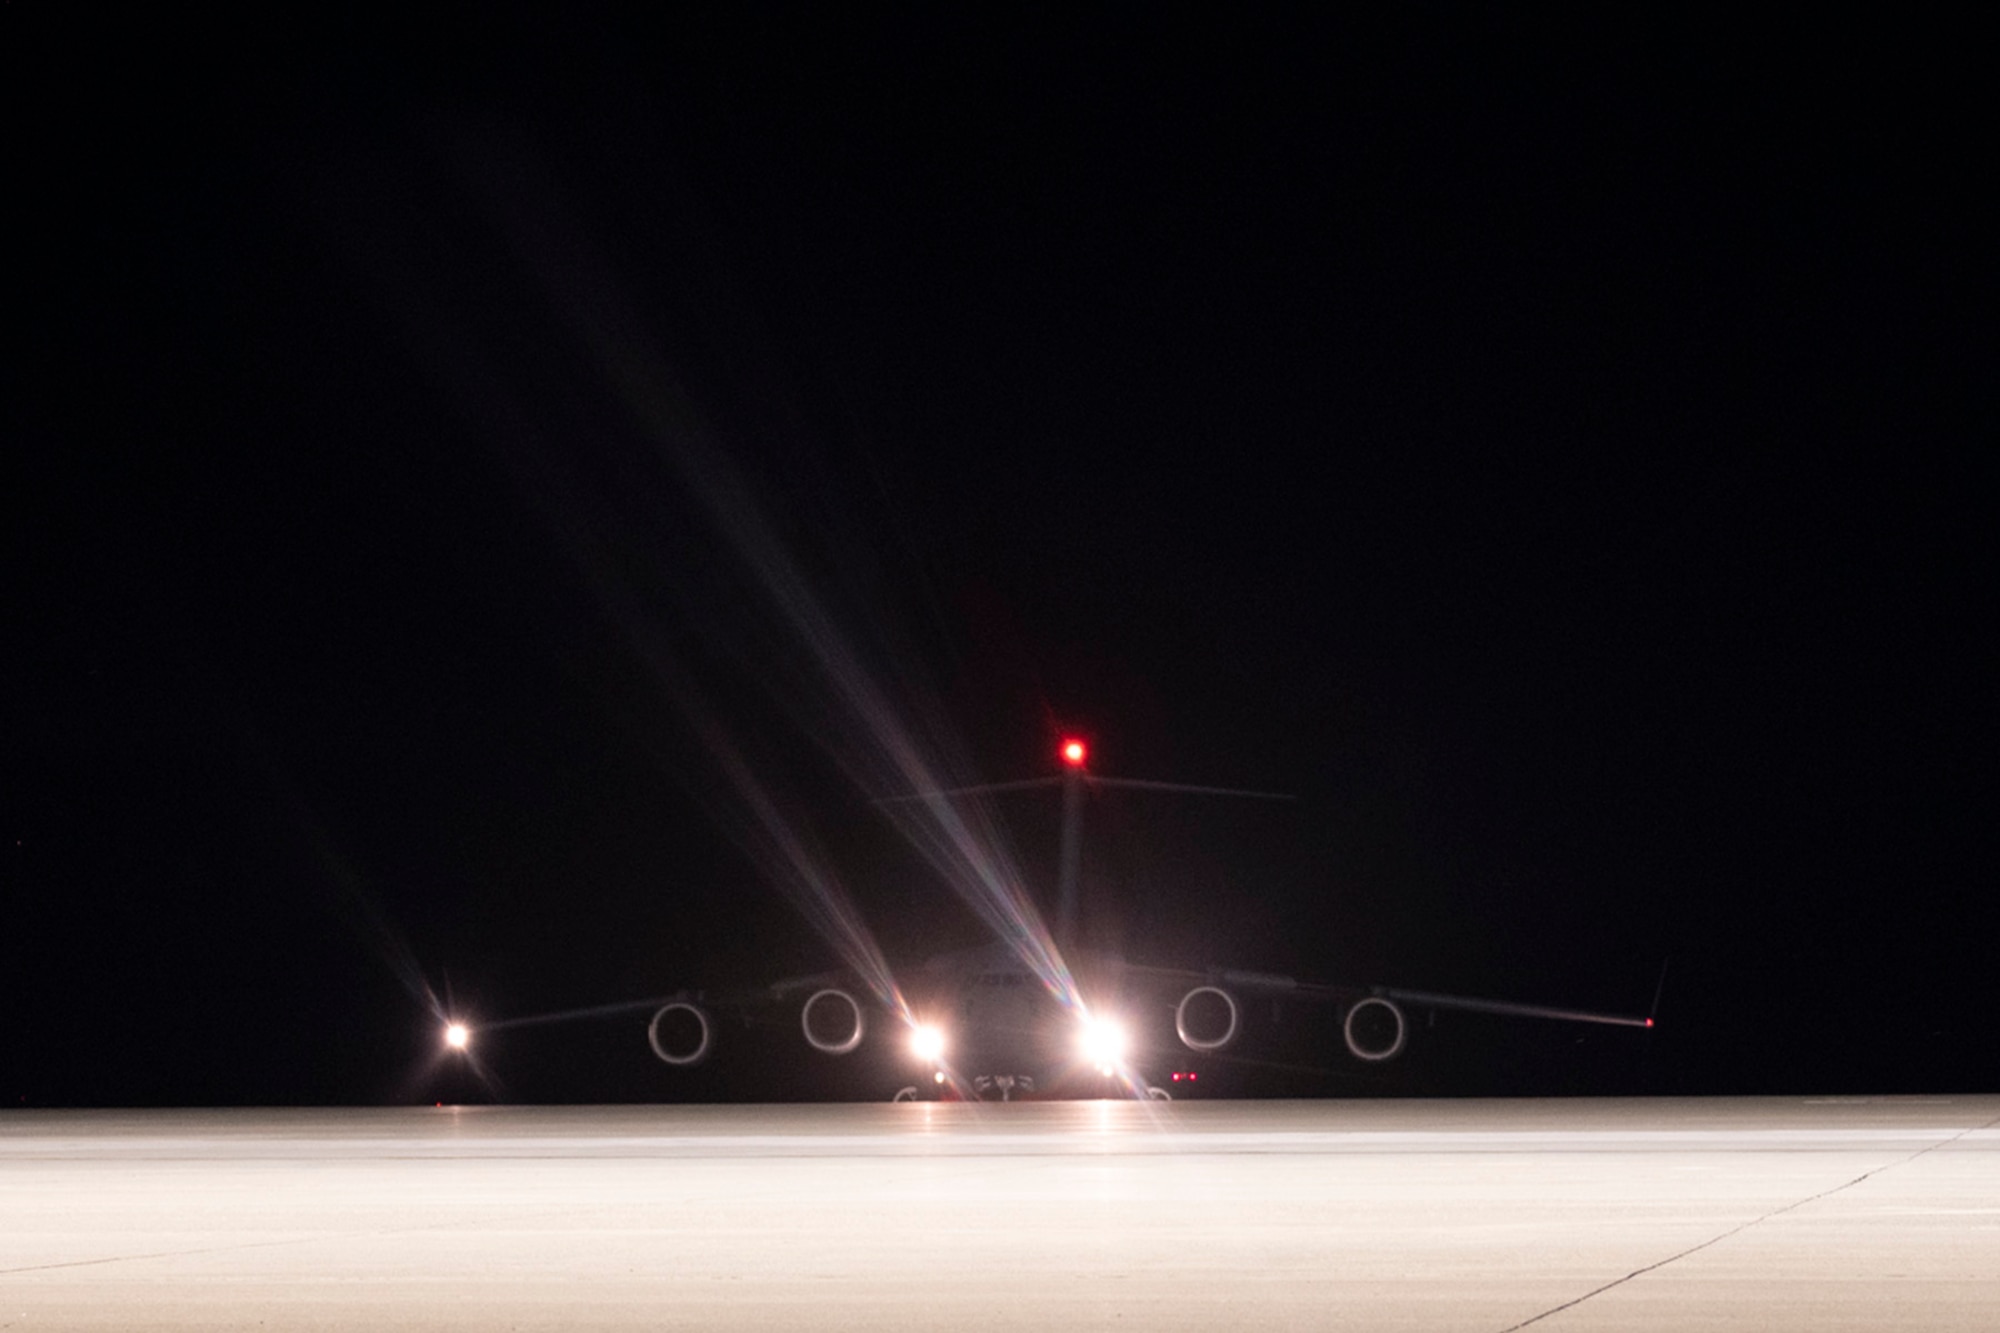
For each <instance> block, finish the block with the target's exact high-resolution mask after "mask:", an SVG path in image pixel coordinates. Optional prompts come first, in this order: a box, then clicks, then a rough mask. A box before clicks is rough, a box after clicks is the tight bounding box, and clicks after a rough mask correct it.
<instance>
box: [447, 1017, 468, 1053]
mask: <svg viewBox="0 0 2000 1333" xmlns="http://www.w3.org/2000/svg"><path fill="white" fill-rule="evenodd" d="M471 1040H472V1031H471V1029H470V1028H468V1027H466V1026H465V1024H463V1023H453V1024H452V1025H451V1026H450V1027H448V1028H446V1029H445V1030H444V1044H445V1045H447V1046H449V1047H451V1048H452V1049H453V1050H454V1051H462V1050H464V1049H465V1048H466V1045H467V1044H468V1043H469V1042H471Z"/></svg>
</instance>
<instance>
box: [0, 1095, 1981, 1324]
mask: <svg viewBox="0 0 2000 1333" xmlns="http://www.w3.org/2000/svg"><path fill="white" fill-rule="evenodd" d="M1528 1325H1532V1326H1534V1327H1536V1328H1538V1329H1548V1330H1557V1329H1606V1330H1631V1329H1660V1330H1667V1329H1672V1330H1691V1329H1758V1330H1769V1329H1812V1330H1825V1329H1891V1328H1894V1329H1954V1330H1994V1329H2000V1097H1995V1096H1978V1097H1865V1098H1802V1099H1757V1100H1742V1099H1720V1100H1658V1101H1590V1100H1575V1101H1483V1102H1482V1101H1436V1102H1388V1101H1367V1102H1176V1103H1173V1104H1171V1105H1163V1104H1158V1103H1127V1102H1072V1103H1042V1104H1020V1103H1016V1104H1014V1105H1005V1106H1000V1105H936V1104H908V1105H858V1106H857V1105H844V1106H782V1107H770V1106H765V1107H577V1108H528V1107H519V1108H516V1107H504V1108H467V1109H455V1108H444V1109H439V1110H428V1109H381V1110H288V1111H154V1112H135V1111H0V1329H147V1328H171V1329H179V1328H188V1329H194V1328H199V1329H248V1328H263V1329H328V1328H342V1329H346V1328H356V1329H388V1330H401V1329H467V1330H471V1329H479V1330H495V1329H723V1330H729V1329H863V1328H865V1329H904V1328H912V1329H914V1328H924V1329H960V1328H971V1329H978V1328H1081V1327H1128V1328H1134V1329H1147V1330H1156V1329H1253V1328H1254V1329H1276V1328H1298V1329H1369V1330H1395V1329H1426V1330H1429V1329H1452V1330H1457V1329H1464V1330H1474V1331H1476V1333H1499V1330H1503V1329H1515V1328H1521V1327H1524V1326H1528Z"/></svg>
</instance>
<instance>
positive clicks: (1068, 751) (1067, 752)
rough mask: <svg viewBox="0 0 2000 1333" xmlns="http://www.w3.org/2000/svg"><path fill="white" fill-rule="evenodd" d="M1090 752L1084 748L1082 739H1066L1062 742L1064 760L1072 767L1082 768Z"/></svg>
mask: <svg viewBox="0 0 2000 1333" xmlns="http://www.w3.org/2000/svg"><path fill="white" fill-rule="evenodd" d="M1089 753H1090V752H1089V751H1088V750H1086V749H1084V748H1083V742H1082V741H1064V742H1063V744H1062V761H1063V762H1064V763H1065V764H1068V765H1069V766H1070V767H1071V768H1082V767H1083V761H1084V759H1085V757H1086V756H1088V754H1089Z"/></svg>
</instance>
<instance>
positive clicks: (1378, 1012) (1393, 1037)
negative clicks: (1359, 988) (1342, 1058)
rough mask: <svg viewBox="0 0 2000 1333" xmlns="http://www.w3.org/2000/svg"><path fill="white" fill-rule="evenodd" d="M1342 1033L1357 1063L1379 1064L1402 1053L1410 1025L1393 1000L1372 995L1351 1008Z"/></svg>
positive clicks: (1342, 1027) (1341, 1030) (1343, 1024)
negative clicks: (1359, 1061) (1361, 1061)
mask: <svg viewBox="0 0 2000 1333" xmlns="http://www.w3.org/2000/svg"><path fill="white" fill-rule="evenodd" d="M1340 1033H1341V1036H1343V1037H1345V1038H1346V1039H1347V1050H1348V1053H1349V1054H1351V1055H1352V1056H1353V1057H1354V1058H1355V1059H1357V1060H1367V1061H1369V1062H1371V1063H1379V1062H1381V1061H1383V1060H1393V1059H1395V1058H1396V1057H1397V1056H1399V1055H1401V1054H1402V1053H1403V1047H1404V1045H1405V1044H1406V1043H1407V1042H1408V1041H1409V1039H1410V1021H1409V1019H1408V1018H1406V1017H1405V1016H1404V1014H1403V1009H1402V1006H1401V1005H1399V1004H1397V1003H1396V1002H1395V1001H1394V1000H1385V999H1383V998H1382V997H1381V996H1379V995H1371V996H1369V997H1368V998H1367V999H1365V1000H1357V1001H1355V1002H1354V1004H1352V1005H1351V1006H1349V1008H1348V1010H1347V1018H1346V1020H1345V1021H1344V1022H1343V1023H1341V1025H1340Z"/></svg>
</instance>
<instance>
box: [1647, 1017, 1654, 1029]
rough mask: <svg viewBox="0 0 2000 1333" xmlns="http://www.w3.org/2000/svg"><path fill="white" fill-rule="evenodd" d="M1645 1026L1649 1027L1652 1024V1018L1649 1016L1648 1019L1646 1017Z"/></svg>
mask: <svg viewBox="0 0 2000 1333" xmlns="http://www.w3.org/2000/svg"><path fill="white" fill-rule="evenodd" d="M1646 1026H1647V1027H1651V1026H1653V1020H1652V1019H1650V1018H1649V1019H1647V1020H1646Z"/></svg>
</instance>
